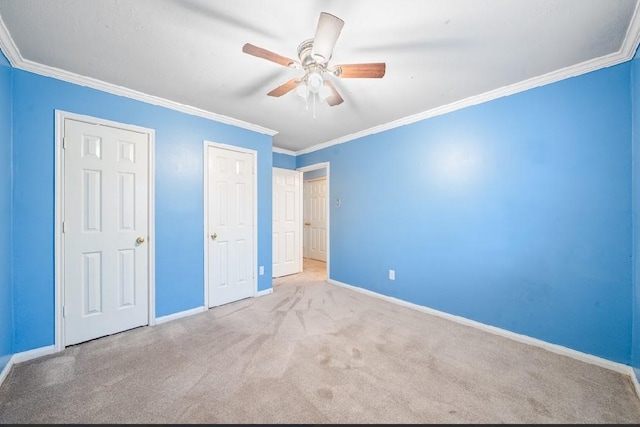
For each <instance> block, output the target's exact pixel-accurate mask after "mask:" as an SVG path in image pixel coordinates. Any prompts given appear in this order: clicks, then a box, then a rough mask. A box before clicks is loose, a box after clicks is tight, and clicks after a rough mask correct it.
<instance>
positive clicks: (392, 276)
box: [389, 270, 396, 280]
mask: <svg viewBox="0 0 640 427" xmlns="http://www.w3.org/2000/svg"><path fill="white" fill-rule="evenodd" d="M389 280H396V271H395V270H389Z"/></svg>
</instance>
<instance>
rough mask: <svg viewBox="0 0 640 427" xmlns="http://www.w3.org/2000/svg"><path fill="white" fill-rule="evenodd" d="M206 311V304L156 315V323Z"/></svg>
mask: <svg viewBox="0 0 640 427" xmlns="http://www.w3.org/2000/svg"><path fill="white" fill-rule="evenodd" d="M204 311H205V308H204V306H200V307H196V308H192V309H190V310H185V311H181V312H179V313H173V314H169V315H168V316H162V317H156V325H159V324H161V323H166V322H170V321H172V320H176V319H180V318H182V317H187V316H191V315H194V314H198V313H204Z"/></svg>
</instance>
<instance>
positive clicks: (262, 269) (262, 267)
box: [260, 265, 264, 276]
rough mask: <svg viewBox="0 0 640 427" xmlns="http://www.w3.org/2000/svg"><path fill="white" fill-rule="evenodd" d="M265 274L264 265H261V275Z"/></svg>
mask: <svg viewBox="0 0 640 427" xmlns="http://www.w3.org/2000/svg"><path fill="white" fill-rule="evenodd" d="M263 274H264V265H261V266H260V275H261V276H262V275H263Z"/></svg>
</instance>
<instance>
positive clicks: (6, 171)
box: [0, 51, 13, 372]
mask: <svg viewBox="0 0 640 427" xmlns="http://www.w3.org/2000/svg"><path fill="white" fill-rule="evenodd" d="M11 73H12V69H11V65H10V64H9V61H7V58H5V57H4V54H3V53H2V51H0V372H2V370H3V369H4V368H5V366H7V363H9V359H10V358H11V356H12V355H13V297H12V294H11V287H12V285H11V99H12V90H11Z"/></svg>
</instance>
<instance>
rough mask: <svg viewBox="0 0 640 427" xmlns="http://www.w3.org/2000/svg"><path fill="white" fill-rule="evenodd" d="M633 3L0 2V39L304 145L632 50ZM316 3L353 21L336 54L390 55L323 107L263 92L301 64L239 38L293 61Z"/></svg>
mask: <svg viewBox="0 0 640 427" xmlns="http://www.w3.org/2000/svg"><path fill="white" fill-rule="evenodd" d="M637 3H638V1H637V0H349V1H345V0H333V1H332V0H324V1H323V0H315V1H302V0H0V18H1V19H2V22H3V23H4V27H5V28H0V29H1V30H2V31H0V43H2V44H0V47H2V49H3V51H4V52H5V53H6V54H7V56H8V57H9V59H10V60H11V61H12V63H14V65H16V66H17V67H19V68H24V69H27V70H30V71H35V72H39V73H41V74H50V75H58V76H61V78H67V79H70V78H69V76H72V77H73V79H75V81H83V79H86V83H87V84H88V85H93V86H96V85H97V86H98V87H102V88H104V87H108V88H112V89H113V90H114V91H116V92H117V91H118V90H119V91H121V92H122V91H124V92H127V91H129V92H128V93H131V94H134V95H135V96H138V95H142V96H143V97H144V96H146V95H150V97H149V98H152V99H155V100H158V99H160V100H163V102H164V101H167V103H169V104H172V105H173V104H174V103H175V105H176V106H179V105H182V106H187V107H189V108H193V110H194V111H200V112H202V113H205V114H206V113H210V114H211V115H212V116H213V117H220V118H221V119H223V121H225V120H227V121H228V122H231V123H236V122H237V123H239V124H240V125H246V127H248V128H254V129H257V130H259V131H263V132H265V133H273V134H274V137H273V145H274V146H275V147H278V148H281V149H285V150H290V151H294V152H298V153H300V152H305V151H308V150H309V149H313V148H310V147H318V146H325V145H328V144H331V143H334V142H336V141H341V140H345V139H349V138H350V137H353V136H356V135H361V134H366V133H370V132H373V131H375V129H383V128H385V127H392V126H394V123H395V124H398V123H400V124H401V123H405V122H408V121H411V118H412V117H414V118H415V117H417V118H420V117H426V116H428V115H429V114H434V113H433V112H437V111H442V110H443V109H447V108H449V109H452V108H453V107H452V106H455V105H464V103H465V102H466V103H473V102H477V101H470V99H471V100H473V99H476V100H481V99H483V94H485V95H484V96H485V98H486V97H487V94H493V95H490V96H489V97H496V96H499V95H500V94H508V93H509V92H510V91H511V92H514V91H517V90H522V89H523V88H527V87H533V86H535V85H539V84H544V83H547V82H550V81H554V80H558V79H559V78H564V77H567V76H571V75H576V74H580V73H583V72H586V71H590V70H592V69H596V68H600V67H603V66H609V65H613V64H615V63H619V62H622V61H624V60H628V59H629V58H630V57H631V56H632V55H633V52H634V51H635V48H636V47H637V44H638V37H639V35H638V33H639V29H638V22H637V21H638V17H637V16H636V15H635V14H636V7H637ZM320 12H329V13H331V14H333V15H335V16H338V17H339V18H341V19H342V20H344V27H343V29H342V32H341V34H340V36H339V38H338V40H337V43H336V44H335V47H334V50H333V57H332V59H331V61H330V64H344V63H364V62H385V63H386V74H385V76H384V77H383V78H381V79H339V78H335V77H333V76H330V77H329V78H331V79H332V81H333V83H334V85H335V86H336V88H337V89H338V91H339V92H340V94H341V96H342V97H343V98H344V102H343V103H342V104H340V105H336V106H333V107H330V106H328V105H327V104H326V103H323V102H318V103H317V104H316V105H315V118H314V117H313V116H314V114H313V103H310V104H309V110H306V109H305V103H304V100H303V99H302V98H300V97H298V96H296V94H295V91H291V92H289V93H287V94H286V95H284V96H282V97H279V98H278V97H271V96H267V93H268V92H269V91H271V90H272V89H274V88H275V87H277V86H279V85H280V84H282V83H284V82H285V81H287V80H289V79H292V78H294V77H298V76H300V75H301V74H302V72H301V71H300V70H296V69H291V68H287V67H285V66H282V65H279V64H276V63H274V62H271V61H267V60H265V59H262V58H257V57H255V56H251V55H248V54H245V53H243V52H242V46H243V45H244V44H245V43H251V44H254V45H256V46H259V47H262V48H264V49H267V50H270V51H272V52H274V53H277V54H279V55H282V56H285V57H288V58H293V59H297V47H298V45H299V44H300V43H301V42H302V41H303V40H305V39H309V38H312V37H313V36H314V34H315V29H316V25H317V22H318V17H319V14H320ZM56 73H57V74H56ZM73 79H71V80H73ZM109 90H111V89H109ZM496 94H497V95H496Z"/></svg>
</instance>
